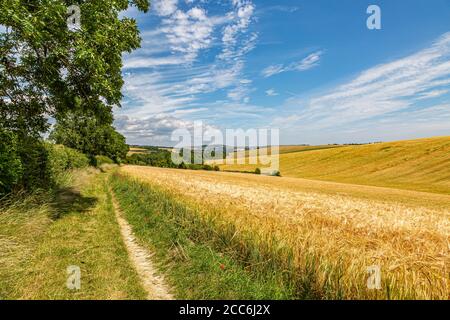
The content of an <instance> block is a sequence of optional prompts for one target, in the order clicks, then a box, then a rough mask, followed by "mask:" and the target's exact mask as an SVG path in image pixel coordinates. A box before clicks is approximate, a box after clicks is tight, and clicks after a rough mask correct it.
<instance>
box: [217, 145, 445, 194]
mask: <svg viewBox="0 0 450 320" xmlns="http://www.w3.org/2000/svg"><path fill="white" fill-rule="evenodd" d="M298 148H299V149H297V150H296V149H293V148H292V147H283V146H282V147H280V171H281V174H282V175H283V176H285V177H294V178H307V179H316V180H323V181H334V182H343V183H351V184H363V185H373V186H381V187H392V188H400V189H409V190H416V191H425V192H436V193H446V194H449V193H450V191H449V190H450V137H448V136H447V137H435V138H428V139H418V140H406V141H397V142H386V143H377V144H368V145H355V146H341V147H335V148H327V149H323V148H320V149H317V150H308V149H306V150H305V149H302V147H301V146H299V147H298ZM246 163H247V164H246V165H237V164H231V165H221V166H220V168H221V170H225V171H254V170H255V169H256V168H258V167H263V166H261V165H258V164H249V158H248V157H247V158H246Z"/></svg>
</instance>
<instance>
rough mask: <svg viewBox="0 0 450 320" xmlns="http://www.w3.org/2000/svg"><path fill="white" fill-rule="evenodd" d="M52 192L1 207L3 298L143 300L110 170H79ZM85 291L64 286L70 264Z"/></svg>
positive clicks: (0, 282)
mask: <svg viewBox="0 0 450 320" xmlns="http://www.w3.org/2000/svg"><path fill="white" fill-rule="evenodd" d="M73 176H76V179H70V178H69V179H68V180H67V182H66V184H65V186H64V187H61V188H60V189H59V190H58V191H57V192H56V193H54V194H37V195H33V196H26V197H24V198H23V199H20V200H16V201H10V203H9V204H4V206H3V209H1V210H0V298H1V299H144V298H145V297H146V293H145V292H144V290H143V288H142V287H141V285H140V282H139V279H138V276H137V274H136V272H135V270H134V269H133V267H132V266H131V265H130V263H129V261H128V256H127V251H126V248H125V247H124V244H123V242H122V239H121V236H120V231H119V227H118V225H117V222H116V220H115V216H114V211H113V207H112V203H111V197H110V195H109V194H108V187H107V184H106V181H105V178H106V174H101V173H98V172H97V171H93V170H82V171H77V172H76V174H74V175H73ZM71 265H75V266H79V267H80V269H81V289H80V290H69V289H68V288H67V287H66V282H67V278H68V274H67V267H68V266H71Z"/></svg>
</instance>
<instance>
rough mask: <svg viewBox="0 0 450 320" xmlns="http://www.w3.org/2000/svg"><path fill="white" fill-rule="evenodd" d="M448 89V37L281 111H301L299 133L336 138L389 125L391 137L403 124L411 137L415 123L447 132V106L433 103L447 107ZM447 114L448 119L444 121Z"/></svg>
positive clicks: (291, 101)
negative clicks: (344, 132) (352, 130)
mask: <svg viewBox="0 0 450 320" xmlns="http://www.w3.org/2000/svg"><path fill="white" fill-rule="evenodd" d="M449 84H450V33H447V34H444V35H443V36H441V37H440V38H439V39H438V40H437V41H435V42H434V43H433V44H432V45H431V46H430V47H429V48H426V49H424V50H421V51H419V52H417V53H415V54H412V55H410V56H407V57H405V58H402V59H398V60H395V61H392V62H389V63H385V64H381V65H378V66H375V67H373V68H370V69H368V70H366V71H364V72H362V73H360V74H359V75H358V76H356V77H355V78H354V79H353V80H351V81H350V82H348V83H345V84H342V85H340V86H338V87H337V88H335V89H334V90H331V91H328V92H326V93H324V94H321V95H319V96H316V97H312V98H311V99H309V100H304V99H292V98H291V99H289V100H288V101H287V102H286V105H285V108H286V109H289V110H291V111H292V110H299V109H300V110H301V111H300V112H298V111H297V112H295V115H296V117H297V118H296V119H295V124H296V127H297V129H298V130H299V131H302V132H306V131H309V132H313V131H314V130H317V132H319V131H320V130H333V131H335V132H340V130H342V129H343V128H347V129H348V128H357V127H358V126H362V127H363V128H361V130H366V131H367V130H368V128H369V126H370V128H371V130H373V131H374V132H375V131H377V130H380V128H382V127H383V126H384V127H386V123H388V122H390V123H391V125H392V127H391V129H390V130H391V131H392V129H393V128H395V130H397V126H398V125H400V124H402V123H403V125H402V128H403V130H406V129H405V128H406V127H407V126H409V130H410V132H413V131H414V130H415V125H414V123H418V122H420V121H421V119H423V121H425V122H426V121H428V124H427V128H428V129H429V128H431V127H432V126H433V123H434V124H436V126H437V127H439V126H442V124H443V123H445V122H447V128H448V129H450V121H449V118H450V108H449V104H445V103H444V104H442V103H441V104H439V106H438V107H437V106H436V102H435V101H434V100H432V99H439V98H445V97H447V98H446V99H447V101H448V99H450V97H448V96H444V95H446V94H448V93H449V89H448V86H449ZM419 102H420V103H419ZM445 112H446V113H447V116H446V117H443V114H445ZM290 115H292V113H290ZM386 121H387V122H386ZM409 121H411V122H410V123H409ZM442 121H444V122H442ZM381 124H383V125H381ZM405 126H406V127H405ZM374 128H376V129H374ZM428 129H427V130H428ZM395 130H394V131H395ZM424 130H425V129H424ZM424 132H425V131H424ZM403 133H405V131H403Z"/></svg>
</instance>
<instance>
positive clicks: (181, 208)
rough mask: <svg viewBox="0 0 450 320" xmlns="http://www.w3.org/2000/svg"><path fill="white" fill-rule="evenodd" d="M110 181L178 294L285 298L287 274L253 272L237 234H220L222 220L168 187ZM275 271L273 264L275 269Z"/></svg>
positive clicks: (289, 292) (288, 292) (289, 291)
mask: <svg viewBox="0 0 450 320" xmlns="http://www.w3.org/2000/svg"><path fill="white" fill-rule="evenodd" d="M112 185H113V189H114V192H115V193H116V196H117V199H118V201H119V203H120V206H121V209H122V211H123V212H124V213H125V215H126V218H127V220H128V221H129V223H130V224H131V225H132V226H133V231H134V232H135V234H136V236H137V238H138V239H139V240H140V241H141V244H142V245H144V246H147V247H148V248H149V249H150V250H151V251H152V252H155V253H156V255H155V258H156V260H157V261H158V263H159V268H160V269H161V270H164V271H165V277H166V280H167V281H168V282H169V283H170V285H171V286H172V287H173V288H174V289H175V295H176V297H177V298H178V299H283V298H285V299H286V298H289V297H291V296H292V288H289V287H288V286H287V285H286V284H285V283H283V275H282V274H277V273H274V272H267V270H266V272H259V273H252V272H251V270H252V269H254V268H256V267H252V266H251V265H249V262H251V259H250V260H248V259H247V261H244V260H242V259H243V257H242V256H241V255H240V254H239V253H240V252H239V250H237V249H236V248H235V242H237V241H238V239H239V237H235V239H236V240H235V242H227V240H228V239H227V237H228V238H230V237H232V236H233V234H234V231H233V228H229V227H227V226H224V225H221V227H220V228H222V229H223V227H225V229H226V230H227V235H228V236H227V237H222V235H221V234H217V230H219V226H218V225H216V222H217V223H219V222H218V221H212V220H209V221H205V220H203V219H201V216H200V215H198V213H197V212H195V209H192V208H191V207H189V206H186V205H185V204H184V203H182V202H178V201H177V200H176V199H175V198H174V197H173V196H172V195H171V194H170V193H167V192H165V191H164V190H161V189H159V188H155V187H151V186H148V185H144V184H142V183H140V182H137V181H135V180H133V179H128V178H126V177H124V176H121V175H117V174H116V175H114V176H113V177H112ZM272 271H273V270H272Z"/></svg>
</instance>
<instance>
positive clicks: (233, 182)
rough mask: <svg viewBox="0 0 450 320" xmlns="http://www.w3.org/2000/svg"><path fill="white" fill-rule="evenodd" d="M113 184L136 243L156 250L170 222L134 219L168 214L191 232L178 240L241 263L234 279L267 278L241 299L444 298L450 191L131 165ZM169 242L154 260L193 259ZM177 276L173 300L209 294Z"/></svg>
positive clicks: (185, 250)
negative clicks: (376, 271)
mask: <svg viewBox="0 0 450 320" xmlns="http://www.w3.org/2000/svg"><path fill="white" fill-rule="evenodd" d="M443 145H444V146H445V143H443ZM345 148H347V147H345ZM338 150H342V148H338V149H334V150H332V152H337V151H338ZM327 152H328V151H327ZM113 181H114V184H115V192H116V193H117V195H118V198H119V202H120V203H121V205H122V206H123V209H124V211H125V212H131V211H132V212H134V214H130V216H129V217H131V220H130V221H131V223H132V224H134V227H135V228H137V230H139V232H138V237H139V236H140V237H141V238H140V239H141V241H144V242H147V243H148V245H149V246H151V247H155V241H156V240H155V237H158V235H155V234H154V232H157V233H158V232H159V233H165V232H167V230H165V228H168V229H170V228H172V227H171V226H168V225H167V223H165V224H161V226H160V227H158V229H156V231H153V232H152V233H150V232H149V231H148V230H147V229H146V228H148V227H149V224H148V223H147V224H145V223H143V222H142V221H145V219H152V218H151V217H152V216H154V215H156V216H157V217H161V216H164V215H168V216H169V217H171V218H170V219H169V221H171V222H172V223H171V225H173V226H178V227H179V228H181V229H182V230H184V231H183V233H182V234H185V233H186V232H188V231H186V230H189V228H192V229H193V230H192V234H193V235H191V236H189V239H190V240H189V241H187V242H186V243H188V244H189V243H192V242H193V243H197V242H198V243H210V242H212V243H213V245H212V248H210V250H211V251H214V250H216V251H217V254H219V256H220V257H228V258H229V259H231V261H232V262H233V263H236V261H237V262H238V264H241V265H242V266H243V268H244V270H245V272H244V274H243V275H242V278H245V275H247V276H254V277H256V280H254V283H255V285H256V284H258V281H259V280H260V279H259V278H258V277H266V278H267V279H268V280H267V279H266V280H267V281H265V282H264V283H269V284H270V283H273V286H272V287H270V285H269V287H268V288H266V287H264V288H262V287H258V288H257V289H255V288H253V289H251V290H250V289H248V288H247V287H246V288H247V289H248V290H250V292H249V293H248V295H245V296H243V297H244V298H249V297H250V298H254V297H261V296H262V297H265V295H264V292H272V293H270V294H269V295H271V297H272V298H275V297H277V296H278V297H283V298H321V299H322V298H337V299H405V298H416V299H417V298H423V299H446V298H447V297H448V285H449V279H448V237H449V230H450V224H449V223H450V196H449V195H444V194H435V193H425V192H418V191H410V190H400V189H391V188H380V187H372V186H361V185H352V184H342V183H336V182H326V181H314V180H306V179H299V178H289V177H282V178H276V177H265V176H257V175H248V174H236V173H227V172H204V171H187V170H176V169H163V168H150V167H137V166H125V167H123V168H121V169H120V171H119V173H118V174H116V175H114V179H113ZM142 194H149V195H150V196H151V195H152V194H153V197H150V196H149V197H150V198H148V199H147V200H149V199H152V201H147V200H145V199H140V197H141V195H142ZM150 202H151V204H150ZM149 206H151V207H149ZM174 210H175V211H174ZM145 217H146V218H145ZM144 218H145V219H144ZM151 225H153V223H152V224H151ZM145 230H147V231H145ZM180 232H181V231H180ZM188 234H190V233H188ZM169 248H171V249H170V252H166V253H164V252H161V253H160V257H161V260H160V262H161V263H162V265H165V264H166V265H167V264H169V265H172V264H171V263H173V261H170V260H173V259H174V257H177V256H180V255H181V257H182V260H183V261H190V260H191V259H192V260H194V261H195V257H193V256H191V255H189V250H187V249H183V248H186V247H183V246H182V245H180V246H179V248H178V246H175V248H178V249H177V250H175V252H174V251H173V250H174V247H173V244H172V245H171V246H169ZM205 250H206V249H205ZM186 252H188V253H187V254H186ZM168 255H169V257H172V258H171V259H168V258H167V257H168ZM222 259H225V258H222ZM230 265H231V262H230ZM373 265H377V266H380V268H381V274H382V283H381V285H382V286H381V289H380V290H369V289H368V287H367V268H368V267H370V266H373ZM189 268H191V269H192V268H193V267H192V265H190V267H189ZM217 268H218V266H217ZM233 268H235V267H231V266H230V270H232V269H233ZM191 269H189V270H191ZM168 270H171V268H168ZM214 270H215V269H214ZM196 271H198V270H196ZM230 272H231V271H230ZM197 273H198V272H196V273H195V274H197ZM180 274H183V273H182V271H180V270H177V272H175V273H173V274H170V271H169V279H171V281H172V285H173V286H174V287H176V288H178V289H177V290H178V296H181V297H187V298H208V297H209V298H211V297H214V295H213V296H211V293H210V292H209V293H208V292H207V290H205V291H201V292H196V291H195V290H200V289H198V288H197V289H195V288H193V283H190V284H186V283H184V284H180V282H179V281H178V282H177V281H174V279H175V280H176V279H180ZM264 275H266V276H264ZM204 276H206V277H207V276H208V273H207V272H206V273H204ZM193 277H194V276H193ZM194 282H195V281H194ZM236 286H238V284H236ZM200 287H201V286H200ZM247 289H246V290H247ZM230 290H231V289H230ZM193 292H194V293H193ZM255 292H257V293H258V294H255ZM277 292H278V293H277ZM214 294H217V292H215V293H214ZM224 296H225V297H230V296H227V293H226V292H225V293H223V292H222V297H224ZM236 296H238V295H237V294H236V295H234V297H236ZM231 297H233V295H232V296H231ZM266 297H267V295H266Z"/></svg>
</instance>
